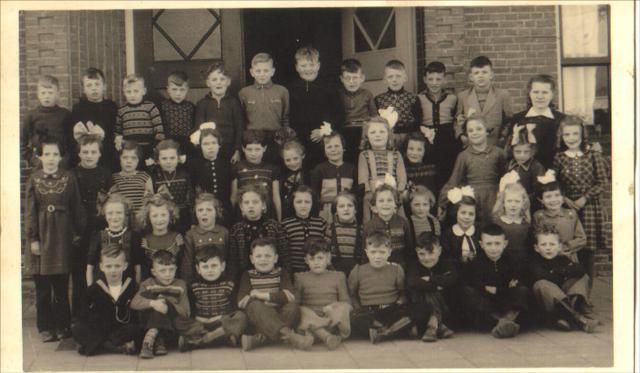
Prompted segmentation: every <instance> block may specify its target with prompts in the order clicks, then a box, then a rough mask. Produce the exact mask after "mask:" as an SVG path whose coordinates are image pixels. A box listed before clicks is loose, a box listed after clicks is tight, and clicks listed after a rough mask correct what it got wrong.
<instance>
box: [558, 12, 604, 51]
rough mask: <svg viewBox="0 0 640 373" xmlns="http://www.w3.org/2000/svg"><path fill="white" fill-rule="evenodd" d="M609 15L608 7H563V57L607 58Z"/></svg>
mask: <svg viewBox="0 0 640 373" xmlns="http://www.w3.org/2000/svg"><path fill="white" fill-rule="evenodd" d="M608 14H609V7H608V6H607V5H567V6H562V52H563V57H569V58H576V57H607V56H608V55H609V15H608Z"/></svg>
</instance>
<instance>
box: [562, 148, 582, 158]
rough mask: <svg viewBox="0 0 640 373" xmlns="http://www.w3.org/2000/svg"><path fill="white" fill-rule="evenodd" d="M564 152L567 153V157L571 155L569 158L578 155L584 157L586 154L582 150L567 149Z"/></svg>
mask: <svg viewBox="0 0 640 373" xmlns="http://www.w3.org/2000/svg"><path fill="white" fill-rule="evenodd" d="M564 154H566V155H567V157H569V158H578V157H582V156H583V155H584V153H583V152H582V150H565V151H564Z"/></svg>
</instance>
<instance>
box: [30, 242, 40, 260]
mask: <svg viewBox="0 0 640 373" xmlns="http://www.w3.org/2000/svg"><path fill="white" fill-rule="evenodd" d="M31 254H33V255H38V256H40V241H33V242H32V243H31Z"/></svg>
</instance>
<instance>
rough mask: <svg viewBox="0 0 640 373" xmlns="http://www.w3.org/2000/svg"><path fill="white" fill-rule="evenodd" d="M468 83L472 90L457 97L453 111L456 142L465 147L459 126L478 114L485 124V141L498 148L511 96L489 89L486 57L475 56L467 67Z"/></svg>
mask: <svg viewBox="0 0 640 373" xmlns="http://www.w3.org/2000/svg"><path fill="white" fill-rule="evenodd" d="M469 69H470V71H469V80H471V82H472V83H473V87H471V88H469V89H466V90H464V91H462V92H460V93H459V94H458V110H457V112H456V119H457V121H456V125H455V135H456V139H459V140H460V141H462V143H463V144H465V145H466V144H467V141H468V139H467V136H466V135H465V134H464V132H463V129H462V126H463V124H464V123H465V121H466V120H467V119H468V118H469V117H470V116H471V115H472V114H474V113H476V114H478V115H482V117H483V118H484V119H485V122H486V123H487V132H488V135H489V136H488V140H489V141H488V142H489V144H490V145H500V144H499V140H500V141H501V140H502V139H500V138H499V137H500V134H501V133H502V127H503V126H504V124H505V123H509V120H510V118H511V116H512V115H513V111H512V110H511V95H510V94H509V92H508V91H506V90H503V89H499V88H496V87H494V86H493V77H494V73H493V64H492V63H491V60H490V59H489V58H488V57H486V56H478V57H476V58H474V59H472V60H471V63H470V64H469Z"/></svg>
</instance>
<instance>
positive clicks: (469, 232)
mask: <svg viewBox="0 0 640 373" xmlns="http://www.w3.org/2000/svg"><path fill="white" fill-rule="evenodd" d="M451 230H452V231H453V234H455V235H456V236H458V237H462V236H465V235H467V236H473V235H474V234H475V233H476V226H475V225H472V226H470V227H469V229H467V230H466V231H464V230H462V227H460V225H458V224H454V225H453V226H452V227H451Z"/></svg>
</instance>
